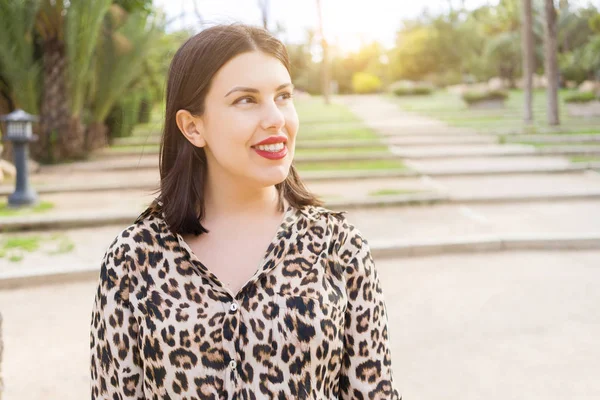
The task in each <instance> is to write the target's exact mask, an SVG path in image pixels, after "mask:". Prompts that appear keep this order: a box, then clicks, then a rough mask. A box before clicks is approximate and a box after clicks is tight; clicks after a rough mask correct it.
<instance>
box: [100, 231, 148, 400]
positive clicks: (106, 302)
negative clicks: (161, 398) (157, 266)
mask: <svg viewBox="0 0 600 400" xmlns="http://www.w3.org/2000/svg"><path fill="white" fill-rule="evenodd" d="M119 242H121V241H120V240H119V239H118V238H117V239H116V240H115V241H114V242H113V244H111V246H110V247H109V249H108V250H107V252H106V254H105V256H104V258H103V261H102V265H101V268H100V279H99V283H98V287H97V290H96V295H95V298H94V303H93V310H92V321H91V331H90V356H91V378H92V379H91V394H92V400H95V399H106V400H108V399H111V400H112V399H144V393H143V388H142V383H143V376H144V375H143V371H142V362H141V359H140V356H139V348H138V344H137V335H138V323H137V321H136V319H135V317H134V316H133V312H132V309H131V304H130V303H129V292H130V290H129V285H130V279H129V265H130V262H131V258H130V257H129V256H128V255H127V253H128V250H129V245H128V244H126V243H119Z"/></svg>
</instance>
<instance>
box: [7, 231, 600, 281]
mask: <svg viewBox="0 0 600 400" xmlns="http://www.w3.org/2000/svg"><path fill="white" fill-rule="evenodd" d="M370 247H371V253H372V255H373V258H374V259H375V262H376V263H377V260H381V259H389V258H407V257H423V256H437V255H444V254H464V253H483V252H501V251H535V250H545V251H548V250H553V251H560V250H563V251H564V250H600V232H599V233H586V234H580V235H546V236H539V235H523V234H520V235H498V236H483V237H482V236H478V237H473V236H471V237H468V236H466V237H460V238H454V239H452V240H444V241H442V240H430V241H414V242H410V241H386V242H381V241H372V242H370ZM99 275H100V265H99V264H98V265H86V266H83V267H66V268H65V267H62V268H61V267H50V268H37V269H30V270H29V271H22V272H11V273H0V290H11V289H22V288H31V287H36V286H42V285H52V284H64V283H68V282H79V281H90V280H97V279H99Z"/></svg>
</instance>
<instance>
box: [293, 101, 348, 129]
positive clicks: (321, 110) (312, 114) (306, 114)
mask: <svg viewBox="0 0 600 400" xmlns="http://www.w3.org/2000/svg"><path fill="white" fill-rule="evenodd" d="M294 106H295V107H296V112H297V113H298V117H299V119H300V124H301V125H303V124H304V125H309V124H315V123H323V122H338V123H339V122H360V119H359V118H358V117H357V116H356V115H354V114H353V113H352V112H351V111H350V110H349V109H348V108H347V107H346V106H345V105H343V104H337V103H333V102H331V103H330V104H325V102H324V101H323V97H321V96H313V97H311V98H303V99H296V100H294Z"/></svg>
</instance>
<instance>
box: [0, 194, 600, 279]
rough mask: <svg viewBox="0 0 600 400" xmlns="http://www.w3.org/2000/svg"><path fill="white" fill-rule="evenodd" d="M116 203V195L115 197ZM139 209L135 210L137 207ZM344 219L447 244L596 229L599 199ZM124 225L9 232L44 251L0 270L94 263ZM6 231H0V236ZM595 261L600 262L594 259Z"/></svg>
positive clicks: (353, 214) (367, 230)
mask: <svg viewBox="0 0 600 400" xmlns="http://www.w3.org/2000/svg"><path fill="white" fill-rule="evenodd" d="M117 201H118V199H117ZM141 210H142V208H140V209H139V211H141ZM348 218H349V220H350V221H351V222H352V223H354V224H355V225H356V226H357V227H359V229H360V230H361V231H362V232H363V233H364V234H365V236H366V237H367V239H369V241H371V242H373V243H378V242H379V243H387V242H389V241H394V240H397V241H402V242H406V243H419V242H423V241H436V240H438V241H441V242H449V241H453V240H455V239H457V238H459V237H474V238H476V237H482V236H491V235H539V236H541V237H545V236H546V235H548V234H563V235H567V234H573V235H575V234H589V233H600V202H598V201H569V202H541V203H540V202H533V203H526V204H522V203H511V204H488V205H486V204H479V205H477V204H476V205H461V204H451V205H437V206H422V207H390V208H381V209H362V210H361V209H358V210H350V211H349V212H348ZM124 228H125V226H121V225H118V226H115V225H110V226H105V227H97V228H86V229H69V230H64V231H48V232H41V233H40V232H37V233H35V232H34V233H27V232H25V233H19V234H16V233H11V234H10V236H11V237H19V236H24V237H31V236H37V237H39V238H40V243H42V244H44V247H43V249H41V250H40V251H37V252H35V253H24V259H23V260H22V261H20V262H9V261H8V260H7V259H6V258H4V259H0V264H1V265H2V268H1V270H0V272H4V273H13V272H23V271H39V270H43V269H44V268H48V267H55V266H62V267H64V268H75V267H78V266H80V267H82V266H85V267H88V266H94V265H97V266H99V263H100V261H101V259H102V255H103V254H104V251H105V250H106V248H107V246H108V245H109V244H110V243H111V242H112V240H113V238H114V237H115V236H116V235H117V234H118V233H119V232H120V231H121V230H122V229H124ZM55 235H59V238H64V239H68V240H69V241H70V242H72V243H74V244H75V247H74V248H73V250H71V251H69V252H66V253H58V254H49V253H55V252H56V246H57V244H58V243H59V242H57V241H56V240H52V238H53V237H54V236H55ZM3 237H8V234H4V235H2V234H0V240H1V239H2V238H3ZM599 264H600V260H599Z"/></svg>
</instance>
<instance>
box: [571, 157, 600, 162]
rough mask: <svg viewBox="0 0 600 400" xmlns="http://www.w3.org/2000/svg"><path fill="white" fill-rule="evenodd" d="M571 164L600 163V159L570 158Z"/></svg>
mask: <svg viewBox="0 0 600 400" xmlns="http://www.w3.org/2000/svg"><path fill="white" fill-rule="evenodd" d="M570 160H571V162H574V163H582V162H585V163H587V162H600V157H594V156H576V157H571V158H570Z"/></svg>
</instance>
